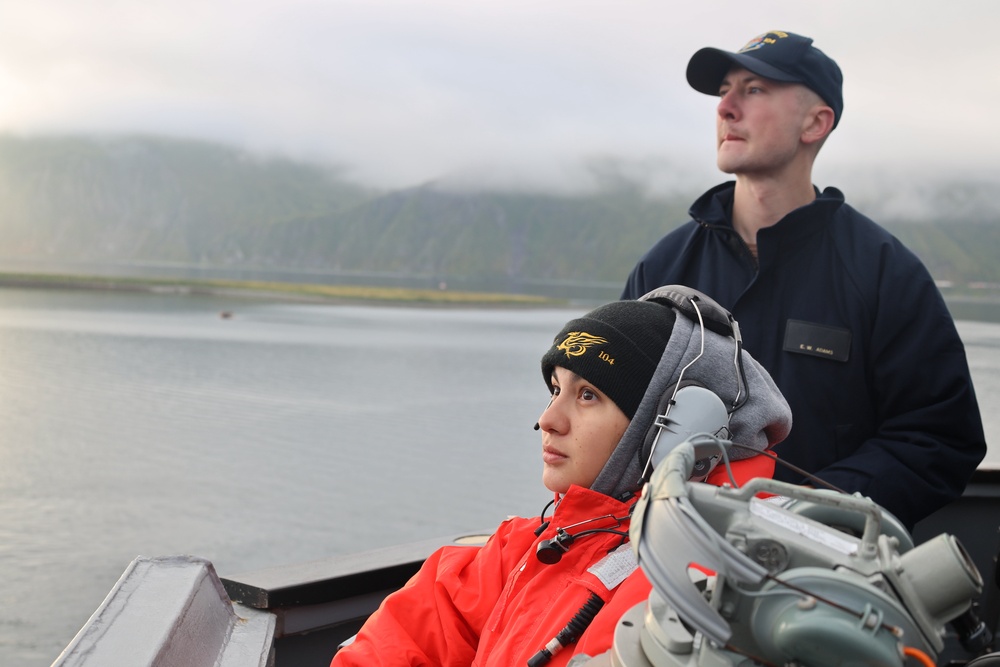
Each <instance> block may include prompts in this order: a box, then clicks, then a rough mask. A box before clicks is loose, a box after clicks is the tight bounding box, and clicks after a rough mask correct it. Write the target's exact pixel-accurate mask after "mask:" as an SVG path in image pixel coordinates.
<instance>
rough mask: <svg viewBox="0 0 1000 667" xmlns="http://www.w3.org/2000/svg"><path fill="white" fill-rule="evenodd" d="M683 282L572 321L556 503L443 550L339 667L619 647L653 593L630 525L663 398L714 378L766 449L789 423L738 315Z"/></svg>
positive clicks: (558, 392) (556, 390)
mask: <svg viewBox="0 0 1000 667" xmlns="http://www.w3.org/2000/svg"><path fill="white" fill-rule="evenodd" d="M678 289H679V290H680V292H679V293H678V292H676V291H668V295H667V296H668V298H656V297H655V296H654V298H650V299H648V300H640V301H619V302H614V303H610V304H607V305H604V306H601V307H599V308H597V309H595V310H593V311H591V312H590V313H588V314H586V315H584V316H583V317H581V318H578V319H574V320H571V321H570V322H568V323H567V324H566V326H564V327H563V329H562V330H561V331H560V332H559V333H558V334H557V335H556V337H555V339H554V341H553V344H552V346H551V347H550V348H549V350H548V351H547V352H546V353H545V355H544V356H543V357H542V374H543V378H544V380H545V383H546V385H547V386H548V388H549V390H550V392H551V401H550V402H549V405H548V407H546V409H545V411H544V412H543V413H542V415H541V417H540V418H539V420H538V426H537V428H538V429H539V430H540V431H541V433H542V482H543V484H544V485H545V486H546V487H547V488H548V489H549V490H550V491H552V492H553V493H554V496H555V497H554V500H553V501H552V502H551V503H550V505H549V506H551V505H554V508H553V509H552V511H551V514H548V513H547V512H548V509H549V506H546V510H545V511H543V512H542V516H540V517H535V518H530V519H529V518H520V517H519V518H512V519H509V520H507V521H505V522H504V523H502V524H501V525H500V527H499V528H498V529H497V531H496V532H495V533H494V534H493V535H492V536H491V537H490V539H489V541H488V542H487V543H486V544H485V545H484V546H482V547H472V546H448V547H443V548H441V549H439V550H438V551H437V552H435V553H434V554H433V555H432V556H431V557H430V558H428V560H427V561H426V562H425V563H424V565H423V567H422V568H421V569H420V571H419V572H418V573H417V574H416V575H414V577H413V578H412V579H411V580H410V581H409V582H408V583H407V584H406V585H405V586H404V587H403V588H402V589H400V590H399V591H396V592H395V593H393V594H391V595H389V596H388V597H387V598H386V599H385V600H384V601H383V603H382V604H381V606H380V607H379V609H378V610H377V611H376V612H375V613H374V614H373V615H372V616H371V617H370V618H369V619H368V621H367V622H366V623H365V625H364V626H363V627H362V628H361V631H360V632H359V633H358V635H357V636H356V638H355V639H354V641H353V642H352V643H351V644H349V645H348V646H345V647H344V648H342V649H340V650H339V651H338V652H337V654H336V655H335V656H334V658H333V662H332V666H331V667H348V666H351V665H357V666H362V665H363V666H365V667H372V666H377V665H399V666H404V665H406V666H426V667H432V666H433V667H448V666H455V667H458V666H462V667H467V666H470V665H476V666H483V667H485V666H487V665H490V666H497V667H501V666H502V667H510V666H511V665H525V664H527V665H533V666H540V665H545V664H548V665H550V666H552V667H558V666H561V665H565V664H566V663H567V662H568V661H569V659H570V658H571V656H572V655H573V653H574V652H575V651H576V650H577V649H579V650H581V651H584V650H585V651H586V652H587V653H588V654H589V655H596V654H597V653H600V652H603V651H605V650H607V649H608V648H610V646H611V640H612V631H613V629H614V625H615V623H616V621H617V620H618V618H619V617H620V616H621V613H622V611H624V610H627V609H628V608H629V607H630V606H631V605H632V604H634V603H636V602H638V601H641V600H642V599H643V598H644V597H645V596H646V595H647V594H648V592H649V584H648V583H647V582H646V580H645V577H644V576H643V575H642V572H641V571H640V570H638V569H637V567H636V559H635V555H634V554H633V552H632V549H631V546H630V544H629V543H628V526H629V518H630V515H631V510H632V507H633V506H634V504H635V499H636V495H637V492H638V491H639V489H640V487H641V484H642V483H643V479H644V476H648V472H649V470H648V468H649V465H648V464H649V461H650V460H652V459H653V455H652V451H651V448H652V447H651V440H652V437H651V436H652V434H653V433H655V431H656V429H657V427H656V426H655V425H654V421H655V420H656V417H657V414H658V413H659V412H660V411H661V409H662V408H661V407H660V406H661V405H662V404H663V397H664V396H667V397H668V398H674V397H676V395H677V392H676V388H677V387H681V386H685V383H690V382H694V383H695V384H698V385H700V386H703V387H705V388H707V389H709V390H711V391H713V392H714V393H715V394H716V395H718V396H719V398H720V399H722V401H723V403H724V404H725V405H726V406H730V408H733V409H734V411H732V412H731V416H730V417H729V424H728V428H729V429H730V431H731V432H732V436H731V438H730V439H731V440H732V441H733V442H734V443H740V444H742V445H745V446H746V447H748V448H753V449H755V450H762V449H765V448H767V447H769V446H771V445H773V444H775V443H776V442H778V441H780V440H781V439H782V438H784V436H785V435H786V434H787V433H788V430H789V429H790V426H791V416H790V414H789V411H788V406H787V403H786V402H785V400H784V399H783V398H782V396H781V394H780V393H779V392H778V390H777V388H776V387H775V386H774V383H773V382H772V381H771V378H770V376H769V375H768V374H767V372H766V371H764V370H763V369H762V368H761V367H760V366H759V365H758V364H757V363H756V362H755V361H754V360H753V359H752V358H751V357H750V356H749V355H748V354H746V353H744V352H742V351H741V350H740V349H739V346H738V329H737V328H736V327H735V326H733V328H732V331H733V333H734V334H736V335H735V337H734V336H733V335H727V334H726V333H718V332H717V331H724V329H719V327H718V326H715V327H712V326H711V323H710V322H709V327H706V326H705V321H706V320H704V319H703V318H702V312H703V311H704V312H705V314H708V313H707V310H708V309H709V308H711V307H715V308H717V306H715V304H714V302H712V301H711V299H708V298H707V297H705V296H704V295H700V294H698V293H697V292H694V291H688V290H685V289H684V288H678ZM662 294H663V293H662V292H661V295H662ZM647 296H650V295H647ZM689 301H691V303H694V304H695V308H694V310H692V309H691V308H690V306H691V303H688V302H689ZM698 304H700V305H701V309H699V308H698ZM719 310H721V309H719ZM723 312H724V311H723ZM725 315H728V313H725ZM713 329H715V330H713ZM734 360H735V361H736V363H734ZM647 388H649V390H650V391H649V392H648V393H647ZM735 406H739V408H738V409H735ZM753 453H754V452H750V454H753ZM750 454H747V453H745V452H742V453H741V451H737V450H734V451H733V452H732V453H731V454H730V456H731V457H732V458H734V459H735V458H745V459H746V462H745V463H740V465H742V466H743V467H744V470H743V473H742V474H743V475H744V476H746V477H751V476H759V475H761V474H764V475H768V476H769V475H770V473H771V472H772V471H773V462H772V460H771V459H769V458H766V457H763V456H756V457H752V458H746V457H748V456H750ZM717 472H718V471H717ZM713 474H717V473H713ZM725 479H726V480H728V476H726V477H725ZM709 481H712V480H711V478H710V479H709ZM626 580H627V581H628V583H627V584H624V585H623V582H626ZM619 591H624V593H623V599H622V600H620V601H619V600H616V599H615V598H616V595H617V594H618V593H619ZM609 602H614V604H608V603H609ZM564 648H565V649H566V650H563V649H564Z"/></svg>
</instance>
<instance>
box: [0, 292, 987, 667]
mask: <svg viewBox="0 0 1000 667" xmlns="http://www.w3.org/2000/svg"><path fill="white" fill-rule="evenodd" d="M581 310H583V309H582V308H581V309H578V310H574V309H569V310H449V309H416V308H382V307H379V308H375V307H364V306H327V305H312V304H289V303H273V302H267V301H253V300H237V299H228V298H221V297H194V296H178V295H131V294H104V293H87V292H51V291H22V290H0V575H2V576H3V577H4V585H3V586H0V664H2V665H24V666H26V667H35V666H41V665H48V664H49V663H51V661H52V660H53V659H54V658H55V657H56V656H57V655H58V654H59V652H60V651H61V650H62V648H63V647H64V646H65V645H66V643H67V642H68V641H69V640H70V639H71V638H72V637H73V635H74V634H75V633H76V631H77V630H78V629H79V628H80V626H81V625H82V624H83V623H84V622H85V621H86V620H87V618H88V617H89V616H90V614H91V613H92V612H93V611H94V610H95V609H96V608H97V606H98V605H99V604H100V602H101V601H102V600H103V598H104V596H105V594H106V593H107V592H108V590H109V589H110V588H111V587H112V586H113V585H114V583H115V581H117V579H118V577H119V576H120V575H121V573H122V572H123V571H124V569H125V567H126V566H127V565H128V563H129V562H130V561H131V560H132V559H133V558H134V557H135V556H137V555H140V554H142V555H167V554H177V553H188V554H195V555H199V556H203V557H206V558H208V559H210V560H212V561H213V562H214V563H215V566H216V568H217V569H218V570H219V571H220V572H221V573H223V574H235V573H237V572H241V571H246V570H250V569H256V568H259V567H266V566H270V565H278V564H282V563H291V562H296V561H304V560H312V559H317V558H324V557H327V556H330V555H335V554H339V553H347V552H351V551H356V550H363V549H370V548H376V547H380V546H386V545H389V544H395V543H398V542H406V541H413V540H420V539H425V538H430V537H437V536H443V535H449V534H452V533H455V532H459V531H462V530H483V529H486V530H489V529H492V528H493V527H494V526H495V525H496V524H497V523H498V522H499V521H501V520H502V519H503V518H504V517H505V516H506V515H508V514H531V513H537V512H539V511H540V510H541V508H542V506H543V505H544V504H545V502H546V501H547V500H548V499H549V494H548V492H547V491H545V490H544V488H543V487H542V486H541V483H540V480H539V477H540V456H539V447H538V435H537V434H536V433H535V432H534V431H533V430H532V429H531V426H532V425H533V424H534V422H535V419H536V417H537V415H538V414H539V412H540V411H541V410H542V408H544V406H545V403H546V399H547V395H546V391H545V387H544V385H543V383H542V382H541V375H540V372H539V367H538V359H539V357H540V355H541V353H542V352H543V351H544V350H545V348H546V346H547V345H548V344H549V342H550V341H551V336H552V334H553V333H554V332H555V331H557V330H558V329H559V327H561V326H562V324H563V323H564V322H565V321H566V320H568V319H569V318H570V317H573V316H575V315H576V314H577V313H578V312H580V311H581ZM222 311H231V312H232V313H233V316H232V317H231V318H228V319H224V318H221V317H220V315H219V314H220V312H222ZM960 330H961V332H962V335H963V338H964V339H965V341H966V345H967V348H968V351H969V356H970V362H971V363H972V365H973V375H974V379H975V381H976V386H977V391H978V392H979V395H980V402H981V403H982V404H983V407H984V410H983V412H984V418H985V419H986V421H987V431H988V432H989V433H993V432H996V428H995V427H996V426H1000V422H998V420H1000V416H998V415H997V411H996V410H992V409H990V406H993V405H996V402H997V399H998V398H1000V325H997V324H987V323H979V322H960ZM989 460H990V461H991V463H992V464H993V465H1000V453H998V452H991V454H990V457H989Z"/></svg>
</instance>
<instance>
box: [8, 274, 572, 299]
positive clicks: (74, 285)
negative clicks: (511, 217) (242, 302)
mask: <svg viewBox="0 0 1000 667" xmlns="http://www.w3.org/2000/svg"><path fill="white" fill-rule="evenodd" d="M0 286H2V287H45V288H62V289H93V290H124V291H149V292H171V291H172V292H189V293H193V294H197V293H212V294H218V293H233V292H235V293H237V294H240V293H242V294H247V295H261V294H266V295H269V296H272V297H283V298H294V299H310V300H322V301H328V300H334V301H339V300H361V301H377V302H394V303H424V304H441V305H518V306H552V305H559V304H561V303H562V302H561V301H560V300H557V299H550V298H547V297H542V296H532V295H527V294H499V293H491V292H463V291H449V290H444V289H442V290H429V289H407V288H402V287H376V286H366V285H318V284H309V283H283V282H265V281H257V280H176V279H168V278H136V277H109V276H79V275H68V274H67V275H56V274H25V273H0Z"/></svg>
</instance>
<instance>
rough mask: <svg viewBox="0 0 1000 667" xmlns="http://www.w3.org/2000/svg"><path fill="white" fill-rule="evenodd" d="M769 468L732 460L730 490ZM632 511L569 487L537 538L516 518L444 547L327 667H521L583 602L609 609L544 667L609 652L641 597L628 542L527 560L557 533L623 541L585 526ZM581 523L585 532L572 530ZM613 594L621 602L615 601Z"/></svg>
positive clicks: (597, 543)
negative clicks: (471, 542)
mask: <svg viewBox="0 0 1000 667" xmlns="http://www.w3.org/2000/svg"><path fill="white" fill-rule="evenodd" d="M773 467H774V465H773V462H772V461H771V460H770V459H767V458H766V457H763V456H757V457H753V458H752V459H747V460H744V461H739V462H737V464H736V468H737V469H738V472H737V481H738V482H740V481H742V480H745V479H749V478H750V477H756V476H767V477H770V476H771V473H772V472H773ZM720 472H721V474H720ZM727 480H728V477H727V476H726V475H725V472H724V471H718V470H717V471H715V472H714V473H713V476H712V477H710V478H709V482H714V483H719V484H721V483H723V482H724V481H727ZM633 503H634V498H630V499H629V500H628V501H627V502H620V501H618V500H615V499H613V498H611V497H609V496H607V495H604V494H602V493H598V492H596V491H591V490H589V489H584V488H581V487H578V486H573V487H570V489H569V491H568V492H567V493H566V495H565V496H563V498H562V499H561V500H560V502H559V504H558V505H557V506H556V508H555V511H554V512H553V514H552V516H551V517H548V519H549V525H548V527H547V528H546V529H545V531H544V532H542V533H541V534H540V535H538V536H536V535H535V530H536V528H538V526H539V525H540V520H539V518H537V517H536V518H533V519H525V518H520V517H518V518H513V519H509V520H507V521H505V522H503V523H502V524H501V525H500V527H499V528H498V529H497V531H496V532H495V533H494V534H493V536H492V537H491V538H490V539H489V541H488V542H487V543H486V544H485V545H484V546H482V547H474V546H447V547H442V548H441V549H439V550H437V551H436V552H435V553H434V554H432V555H431V556H430V558H428V559H427V561H426V562H425V563H424V565H423V567H421V569H420V571H419V572H417V574H415V575H414V576H413V578H412V579H411V580H410V581H409V582H407V584H406V585H405V586H404V587H403V588H401V589H400V590H398V591H396V592H395V593H393V594H391V595H389V596H388V597H387V598H386V599H385V600H384V601H383V602H382V604H381V606H380V607H379V608H378V610H377V611H376V612H375V613H374V614H372V616H371V617H370V618H369V619H368V621H367V622H366V623H365V625H364V626H363V627H362V628H361V631H360V632H359V633H358V635H357V637H356V639H355V641H354V642H353V643H352V644H351V645H350V646H347V647H345V648H344V649H341V650H340V651H339V652H338V653H337V654H336V655H335V656H334V658H333V662H332V663H331V667H351V666H357V667H377V666H379V665H393V666H396V667H401V666H406V665H409V666H413V667H418V666H419V667H459V666H461V667H470V666H474V667H487V666H491V667H510V666H511V665H525V664H527V661H528V660H529V659H530V658H531V657H532V656H534V655H535V654H536V653H537V652H538V651H539V650H540V649H542V648H543V647H544V646H545V645H546V644H548V643H549V642H550V641H551V640H552V639H553V638H554V637H555V636H556V635H557V634H558V633H559V632H560V631H561V630H563V628H565V627H566V624H567V623H568V622H569V621H570V619H572V618H573V616H574V615H576V614H577V613H578V612H579V610H580V608H581V607H582V606H583V605H584V603H585V602H587V600H588V598H589V597H590V596H591V594H595V595H597V596H598V597H600V598H601V599H602V600H603V601H604V602H605V603H608V604H605V606H604V607H603V608H602V609H601V611H600V612H598V614H597V616H596V617H595V618H594V620H593V623H592V624H591V625H590V627H589V628H588V629H587V630H586V631H585V632H584V633H583V635H582V636H581V637H580V640H579V642H578V643H577V644H575V645H573V644H571V645H570V646H568V647H566V649H565V650H562V651H560V652H557V653H555V655H554V656H553V658H552V660H551V661H550V662H549V663H548V665H549V667H561V666H563V665H565V664H566V663H567V662H568V661H569V659H570V658H571V657H572V656H573V655H574V654H575V653H577V652H578V651H579V652H584V653H586V654H588V655H592V656H593V655H597V654H599V653H603V652H604V651H606V650H608V649H609V648H611V642H612V639H613V634H614V628H615V625H616V624H617V621H618V619H619V618H621V615H622V614H623V613H624V612H625V611H627V610H628V609H629V608H631V607H632V606H633V605H635V604H638V603H640V602H642V601H643V600H645V598H646V596H647V595H648V594H649V589H650V586H649V583H648V581H647V580H646V578H645V576H644V575H643V574H642V572H641V571H640V570H638V569H637V568H636V565H635V557H634V555H633V552H632V549H631V546H630V545H629V544H628V543H627V540H626V541H625V542H624V543H623V538H622V537H620V536H618V535H615V534H611V533H594V534H591V535H586V536H583V537H580V538H579V539H578V540H576V541H575V542H574V543H573V544H572V546H571V547H570V548H569V551H567V552H566V553H565V554H563V556H562V558H561V560H560V561H559V562H558V563H553V564H551V565H546V564H545V563H542V562H541V561H539V560H538V558H537V557H536V555H535V554H536V550H537V547H538V544H539V542H541V541H543V540H546V539H550V538H552V537H553V536H554V535H555V532H556V529H557V528H560V527H561V528H564V529H568V532H569V533H572V534H577V533H579V532H581V531H583V530H588V529H592V528H613V529H615V530H619V531H622V532H626V533H627V531H628V525H629V524H628V519H627V518H625V519H624V520H622V521H621V522H620V524H619V522H618V521H614V520H612V519H602V520H598V521H590V520H592V519H595V518H597V517H603V516H611V517H627V515H628V513H629V509H630V507H631V505H632V504H633ZM582 521H586V522H587V523H584V524H582V525H579V526H574V524H578V523H580V522H582ZM571 526H574V527H572V528H570V527H571ZM626 579H627V582H626V583H625V584H623V583H622V582H623V581H625V580H626ZM619 591H622V593H623V594H622V596H621V599H618V598H617V597H616V596H617V594H618V592H619Z"/></svg>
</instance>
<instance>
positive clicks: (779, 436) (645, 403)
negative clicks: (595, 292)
mask: <svg viewBox="0 0 1000 667" xmlns="http://www.w3.org/2000/svg"><path fill="white" fill-rule="evenodd" d="M661 289H663V288H661ZM683 289H684V290H686V291H688V292H691V293H694V294H697V292H694V291H693V290H690V289H689V288H683ZM658 291H659V290H655V291H654V292H652V293H650V294H648V295H646V296H645V297H643V298H644V299H646V298H648V297H649V296H650V295H652V294H655V293H656V292H658ZM712 303H713V304H714V302H712ZM674 310H675V311H677V321H676V322H675V323H674V328H673V332H672V333H671V336H670V339H669V340H668V341H667V347H666V349H664V351H663V356H662V357H661V358H660V362H659V364H658V365H657V367H656V371H655V372H654V374H653V379H652V380H651V381H650V383H649V387H648V389H647V390H646V394H645V396H643V399H642V402H640V403H639V408H638V409H637V410H636V413H635V417H633V418H632V421H631V423H630V424H629V426H628V429H626V431H625V434H624V435H623V436H622V439H621V440H620V441H619V443H618V446H617V447H616V448H615V451H614V452H612V454H611V457H610V458H609V459H608V462H607V463H606V464H605V466H604V468H603V469H602V470H601V472H600V474H599V475H598V476H597V479H595V480H594V483H593V484H592V485H591V488H592V489H593V490H595V491H599V492H601V493H605V494H607V495H610V496H612V497H616V498H617V497H621V496H623V495H624V494H626V493H629V492H632V491H636V490H638V489H639V488H640V487H641V486H642V474H643V471H644V468H645V465H646V460H647V459H648V458H649V455H650V451H649V450H650V447H649V444H648V443H647V437H646V436H647V434H648V433H649V431H650V429H651V428H653V425H654V423H655V421H656V417H657V412H658V410H657V406H658V404H659V403H660V399H661V398H662V397H663V396H664V394H665V393H667V392H668V391H669V392H671V393H672V392H673V390H674V386H675V385H676V384H677V381H678V378H680V375H681V371H682V369H684V367H685V366H687V364H689V363H690V362H691V361H692V360H693V359H695V358H697V357H698V354H699V352H700V350H701V333H700V332H701V327H700V326H699V325H698V324H697V323H696V322H695V321H693V320H691V319H690V318H689V316H688V315H687V314H685V313H683V312H682V311H681V310H679V309H677V308H674ZM704 331H705V352H704V355H703V356H702V357H701V358H700V359H698V361H696V362H695V363H694V364H692V365H691V366H690V367H689V368H687V370H684V376H683V378H682V380H683V383H684V384H687V382H688V381H694V382H696V383H698V384H700V385H702V386H704V387H705V388H707V389H710V390H711V391H713V392H714V393H715V394H717V395H718V396H719V398H721V399H722V402H723V403H724V404H725V405H726V407H727V408H732V406H733V405H734V404H735V403H736V400H737V396H738V395H739V392H740V390H741V389H743V388H742V384H741V382H740V378H739V375H738V374H737V372H736V367H735V359H736V341H735V340H734V339H733V338H732V337H730V336H723V335H721V334H718V333H715V332H714V331H712V330H710V329H709V328H707V327H706V328H705V329H704ZM741 354H742V359H743V372H744V374H745V376H746V382H747V385H748V386H749V392H748V398H747V399H746V402H745V403H744V404H743V405H742V406H741V407H740V408H738V409H737V410H736V411H735V412H733V413H732V415H731V417H730V421H729V430H730V431H731V433H732V436H731V437H730V440H732V442H734V443H736V444H740V445H745V446H747V447H752V448H753V449H756V450H758V451H763V450H765V449H767V448H769V447H771V446H773V445H775V444H777V443H778V442H781V441H782V440H783V439H784V438H785V436H787V435H788V432H789V431H790V430H791V428H792V413H791V409H790V408H789V407H788V403H787V402H786V401H785V398H784V396H782V394H781V392H780V391H779V390H778V387H777V386H776V385H775V384H774V380H772V379H771V376H770V374H768V372H767V371H766V370H764V367H763V366H761V365H760V364H759V363H757V361H756V360H755V359H754V358H753V357H751V356H750V354H749V353H748V352H746V351H742V352H741ZM743 395H744V396H747V392H746V389H743ZM741 400H742V399H741ZM753 455H754V454H753V453H752V452H750V451H747V450H744V449H737V448H733V449H731V450H730V452H729V457H730V458H731V459H734V460H736V459H742V458H748V457H750V456H753Z"/></svg>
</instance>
